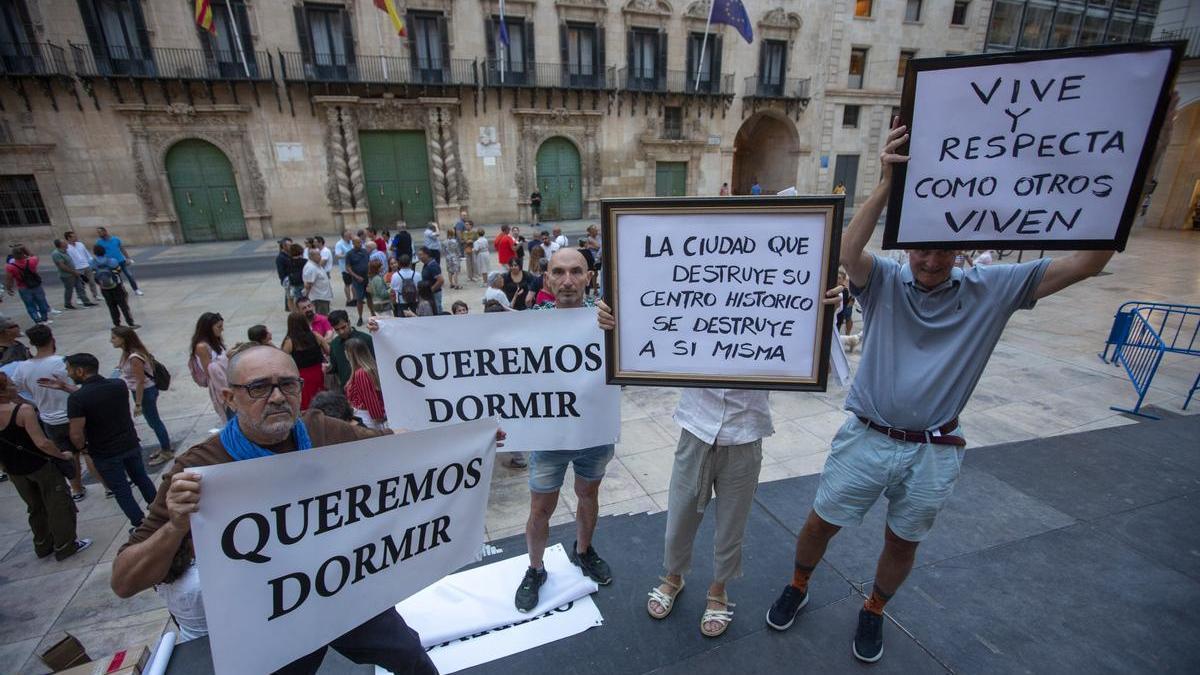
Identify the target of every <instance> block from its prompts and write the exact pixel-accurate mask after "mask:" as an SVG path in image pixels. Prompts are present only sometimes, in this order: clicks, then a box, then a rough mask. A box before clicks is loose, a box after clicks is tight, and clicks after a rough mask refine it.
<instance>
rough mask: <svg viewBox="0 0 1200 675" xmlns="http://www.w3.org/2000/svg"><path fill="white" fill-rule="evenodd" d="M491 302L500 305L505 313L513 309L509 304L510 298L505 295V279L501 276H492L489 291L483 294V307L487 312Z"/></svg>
mask: <svg viewBox="0 0 1200 675" xmlns="http://www.w3.org/2000/svg"><path fill="white" fill-rule="evenodd" d="M505 276H507V275H505ZM489 302H496V303H499V304H500V306H501V307H503V308H504V309H505V311H507V310H509V309H512V307H511V306H510V305H509V302H508V296H507V295H505V294H504V277H503V276H500V275H499V274H496V275H493V276H492V279H491V281H489V282H488V287H487V290H485V291H484V292H483V306H484V309H485V310H486V308H487V306H488V303H489Z"/></svg>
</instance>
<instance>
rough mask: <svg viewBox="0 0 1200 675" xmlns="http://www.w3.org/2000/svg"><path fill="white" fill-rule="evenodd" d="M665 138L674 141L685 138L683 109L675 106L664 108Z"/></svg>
mask: <svg viewBox="0 0 1200 675" xmlns="http://www.w3.org/2000/svg"><path fill="white" fill-rule="evenodd" d="M663 138H666V139H670V140H673V141H677V140H679V139H681V138H683V108H680V107H679V106H673V105H669V106H667V107H666V108H663Z"/></svg>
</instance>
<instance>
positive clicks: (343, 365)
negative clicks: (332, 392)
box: [328, 309, 375, 389]
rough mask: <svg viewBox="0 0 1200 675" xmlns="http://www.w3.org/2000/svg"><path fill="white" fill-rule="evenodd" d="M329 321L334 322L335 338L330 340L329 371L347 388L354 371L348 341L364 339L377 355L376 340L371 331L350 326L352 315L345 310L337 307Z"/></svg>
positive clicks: (342, 386) (340, 384) (372, 354)
mask: <svg viewBox="0 0 1200 675" xmlns="http://www.w3.org/2000/svg"><path fill="white" fill-rule="evenodd" d="M329 321H330V323H332V324H333V332H334V336H333V340H331V341H330V342H329V366H328V370H329V372H331V373H333V374H334V375H336V376H337V379H338V385H339V387H340V388H342V389H345V387H346V383H347V382H349V381H350V376H351V375H353V374H354V373H353V372H352V371H351V369H350V360H349V359H347V358H346V343H347V342H349V341H350V340H352V339H353V340H362V341H363V342H365V343H366V345H367V349H369V350H371V356H375V341H374V340H372V339H371V335H370V334H369V333H364V332H362V331H361V330H358V329H356V328H353V327H351V326H350V316H349V315H348V314H346V312H345V311H343V310H340V309H335V310H333V312H332V313H331V314H330V315H329Z"/></svg>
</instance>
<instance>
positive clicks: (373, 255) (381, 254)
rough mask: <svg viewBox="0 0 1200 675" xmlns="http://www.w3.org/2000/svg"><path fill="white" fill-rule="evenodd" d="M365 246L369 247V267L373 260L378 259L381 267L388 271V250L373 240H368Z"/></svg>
mask: <svg viewBox="0 0 1200 675" xmlns="http://www.w3.org/2000/svg"><path fill="white" fill-rule="evenodd" d="M364 246H365V247H366V249H367V267H368V268H370V266H371V261H378V262H379V267H380V269H382V270H384V271H387V268H388V261H387V250H386V249H382V248H379V247H378V246H376V245H375V242H373V241H368V242H367V243H366V244H364Z"/></svg>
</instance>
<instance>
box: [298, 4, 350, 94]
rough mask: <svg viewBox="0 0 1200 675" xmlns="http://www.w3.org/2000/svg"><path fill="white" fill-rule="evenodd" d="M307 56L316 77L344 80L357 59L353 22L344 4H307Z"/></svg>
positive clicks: (305, 16) (305, 12) (312, 72)
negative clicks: (337, 5)
mask: <svg viewBox="0 0 1200 675" xmlns="http://www.w3.org/2000/svg"><path fill="white" fill-rule="evenodd" d="M304 19H305V22H306V23H307V39H308V54H307V55H308V57H309V59H310V64H309V66H310V69H311V74H312V75H313V76H315V78H316V79H322V80H323V79H329V80H344V79H347V78H348V77H349V74H350V66H351V65H352V64H353V61H354V38H353V37H352V35H351V33H350V31H351V25H352V24H353V22H352V21H351V20H350V16H349V15H348V14H347V13H346V10H345V9H344V8H342V7H332V6H329V5H304Z"/></svg>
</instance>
